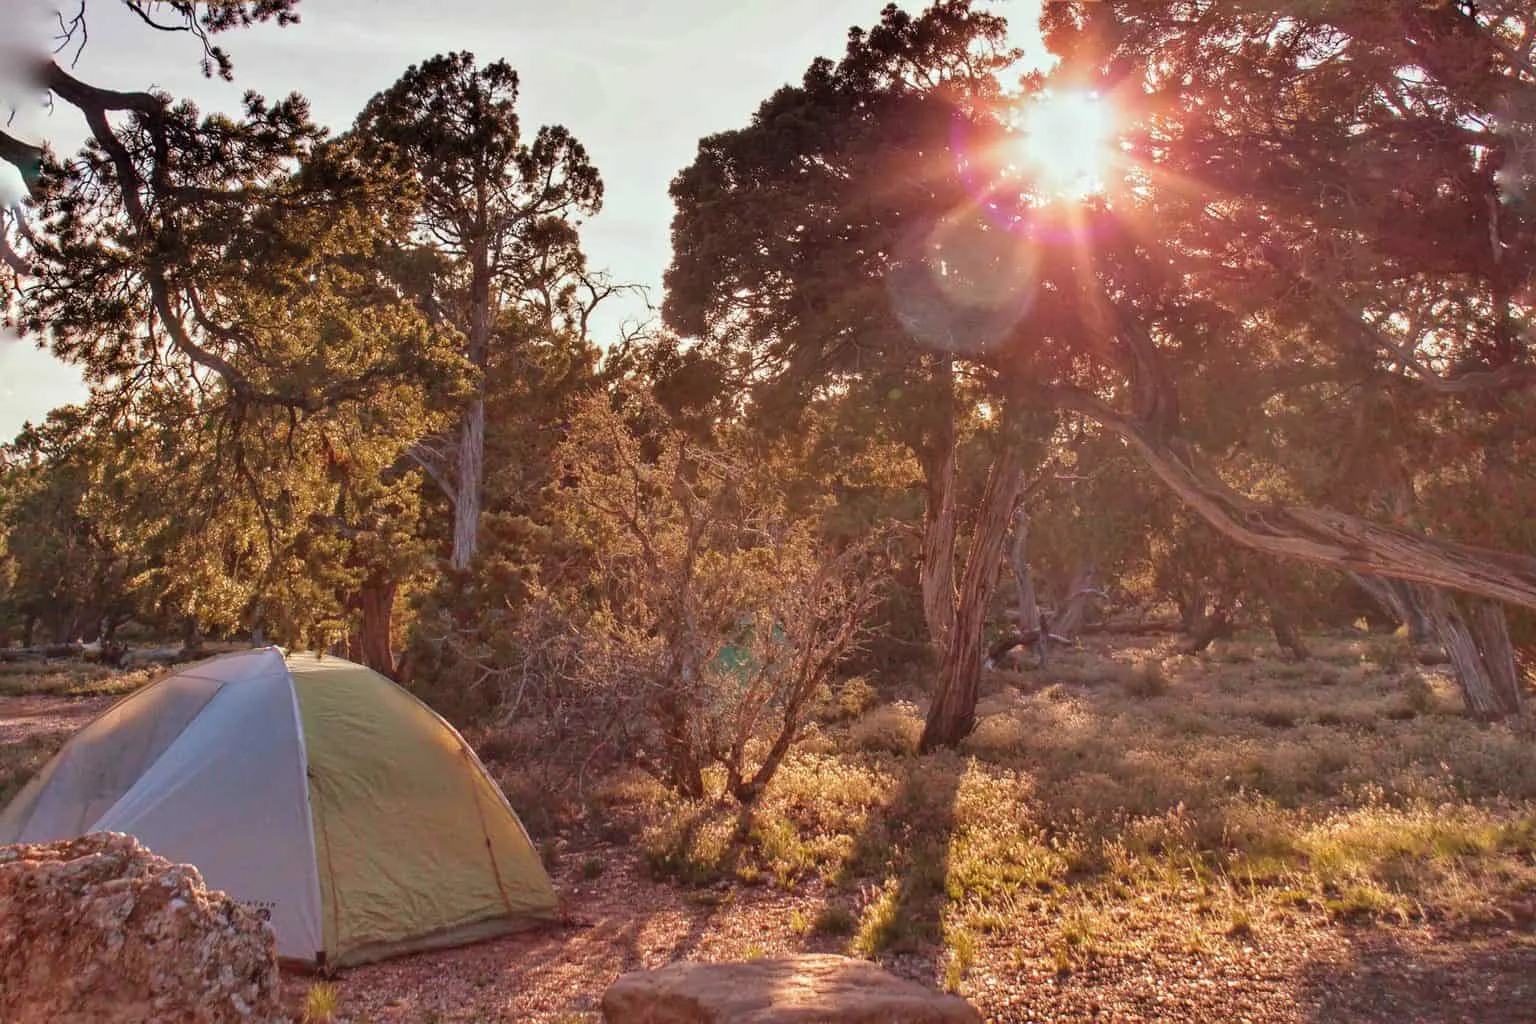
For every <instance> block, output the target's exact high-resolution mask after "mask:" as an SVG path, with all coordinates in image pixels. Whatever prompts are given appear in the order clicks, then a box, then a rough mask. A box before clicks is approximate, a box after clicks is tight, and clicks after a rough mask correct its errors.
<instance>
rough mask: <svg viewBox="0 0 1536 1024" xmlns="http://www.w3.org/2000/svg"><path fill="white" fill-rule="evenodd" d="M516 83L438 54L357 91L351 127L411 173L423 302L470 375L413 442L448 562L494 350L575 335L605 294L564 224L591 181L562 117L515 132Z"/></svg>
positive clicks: (466, 558)
mask: <svg viewBox="0 0 1536 1024" xmlns="http://www.w3.org/2000/svg"><path fill="white" fill-rule="evenodd" d="M517 90H518V79H517V72H515V71H514V70H512V68H511V67H510V66H509V65H508V64H507V63H506V62H505V61H494V62H492V63H490V64H488V65H486V66H485V67H484V68H483V69H482V68H478V67H476V64H475V58H474V55H473V54H470V53H453V54H448V55H446V56H437V57H433V58H432V59H431V60H428V61H425V62H424V63H422V64H421V65H420V66H412V67H411V68H410V69H409V70H408V71H406V73H405V74H404V75H403V76H402V77H401V78H400V80H399V81H398V82H396V83H395V85H393V86H392V87H391V88H389V89H388V90H386V91H385V92H382V93H380V94H379V95H378V96H375V97H374V98H373V99H372V100H370V101H369V103H368V105H367V106H366V107H365V108H364V110H363V112H362V114H361V115H359V117H358V119H357V124H356V126H355V128H354V133H355V134H356V136H357V138H358V140H359V141H360V143H361V144H362V145H363V146H364V147H365V149H367V150H368V151H369V152H370V153H372V154H373V155H374V156H375V157H376V158H380V157H382V158H385V159H387V160H388V161H389V162H390V164H391V166H392V167H393V168H395V170H396V171H397V172H398V173H400V174H402V175H407V176H410V177H412V178H414V179H415V180H416V181H417V182H418V183H419V187H420V189H421V194H422V199H423V201H422V204H421V207H420V210H419V213H418V215H417V218H416V241H417V243H418V244H420V245H422V246H424V247H426V248H427V249H429V250H430V251H431V252H432V253H433V254H434V255H436V256H437V257H438V258H437V259H436V260H435V261H434V265H433V266H432V269H431V272H430V281H429V282H428V283H427V284H426V286H425V294H424V295H423V297H422V301H423V305H424V306H425V308H426V310H427V312H428V315H429V316H431V317H433V318H434V319H439V320H444V321H446V322H448V323H451V324H453V325H454V326H455V327H456V328H458V330H459V331H460V332H461V333H462V335H463V336H464V339H465V350H464V351H465V355H466V356H467V358H468V360H469V362H470V364H471V365H472V366H473V367H474V368H475V370H476V372H477V373H478V374H479V377H480V380H479V383H478V385H477V390H476V393H475V394H474V395H473V396H472V397H471V398H470V400H469V402H468V405H467V407H466V408H465V410H464V413H463V416H462V418H461V420H460V423H459V425H458V437H457V439H456V440H455V441H452V442H449V443H446V444H437V445H433V444H431V443H426V444H421V445H418V446H417V447H416V448H415V449H414V452H415V455H416V457H417V458H418V460H419V461H420V462H421V464H422V465H423V466H424V467H425V468H426V469H427V470H428V472H429V473H431V475H432V478H433V479H434V480H435V481H437V483H438V484H439V486H440V487H441V488H442V489H443V492H444V494H445V495H447V497H448V499H449V501H450V502H451V503H452V505H453V509H454V529H453V546H452V564H453V567H454V568H455V569H465V568H467V567H468V566H469V564H470V561H471V560H472V559H473V558H474V555H475V550H476V547H477V545H478V538H479V532H480V517H481V511H482V507H483V501H482V499H483V490H484V486H485V430H486V410H485V405H486V380H487V373H488V371H489V369H490V367H491V364H492V361H493V358H494V356H495V355H496V354H497V353H495V352H494V351H493V350H494V349H495V348H497V347H498V346H500V347H502V348H507V349H510V348H513V347H514V346H515V345H516V343H517V338H518V336H519V335H521V334H524V333H526V332H527V331H529V330H530V329H534V330H539V329H542V330H543V331H544V332H546V333H550V334H553V333H559V332H562V331H574V332H575V333H576V334H578V335H580V336H582V337H585V334H586V318H587V317H588V316H589V315H590V313H591V310H592V307H593V305H595V303H596V301H597V300H599V299H600V298H601V297H602V295H603V294H605V293H606V288H605V286H602V285H600V284H597V283H596V282H594V280H593V279H592V278H590V277H589V276H588V274H587V270H586V261H585V258H584V256H583V255H582V252H581V246H580V240H579V238H578V237H577V233H576V228H577V225H578V223H579V218H580V217H582V216H590V215H592V214H595V213H597V212H598V210H600V209H601V207H602V197H603V186H602V180H601V179H600V178H599V176H598V173H597V169H596V168H595V167H593V166H592V164H591V162H590V161H589V160H588V159H587V153H586V150H585V149H584V148H583V147H582V145H581V143H580V142H578V141H577V140H576V139H575V138H574V137H572V136H571V134H570V133H569V132H568V131H566V130H565V129H564V128H562V127H560V126H558V125H545V126H543V127H541V128H540V129H539V130H538V132H537V133H535V135H534V137H533V139H532V140H531V141H524V139H523V136H522V131H521V126H520V124H519V121H518V117H517V113H516V109H515V108H516V104H517ZM501 355H502V356H503V358H506V357H507V356H513V357H514V358H515V352H505V353H501Z"/></svg>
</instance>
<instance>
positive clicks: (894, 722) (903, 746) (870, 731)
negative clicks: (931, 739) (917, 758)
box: [848, 701, 923, 754]
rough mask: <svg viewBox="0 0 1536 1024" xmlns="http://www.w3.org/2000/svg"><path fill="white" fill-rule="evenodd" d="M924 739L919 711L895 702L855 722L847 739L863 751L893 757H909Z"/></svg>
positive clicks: (907, 704)
mask: <svg viewBox="0 0 1536 1024" xmlns="http://www.w3.org/2000/svg"><path fill="white" fill-rule="evenodd" d="M922 735H923V720H922V718H921V717H920V716H919V715H918V713H917V707H916V706H915V705H913V704H911V703H909V702H907V701H896V702H895V703H893V704H886V705H884V706H883V707H878V708H876V709H875V710H873V711H871V712H870V713H869V714H867V715H865V716H864V717H863V718H861V719H859V720H858V721H857V722H854V723H853V725H852V727H850V728H849V730H848V737H849V739H850V740H852V741H853V745H854V746H855V747H857V748H858V749H860V750H884V751H889V752H890V753H893V754H910V753H912V752H914V751H915V750H917V742H918V740H919V739H921V738H922Z"/></svg>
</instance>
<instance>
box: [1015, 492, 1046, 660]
mask: <svg viewBox="0 0 1536 1024" xmlns="http://www.w3.org/2000/svg"><path fill="white" fill-rule="evenodd" d="M1028 544H1029V515H1028V514H1027V513H1026V512H1025V511H1024V510H1023V509H1022V508H1021V509H1019V510H1018V512H1017V513H1016V514H1015V515H1014V517H1013V546H1012V547H1011V548H1010V549H1009V551H1008V564H1009V566H1010V567H1011V568H1012V569H1013V582H1014V585H1015V586H1016V587H1018V590H1019V602H1018V603H1019V632H1020V633H1029V632H1030V631H1031V630H1033V631H1035V632H1039V630H1040V601H1039V598H1038V597H1037V596H1036V594H1035V575H1034V573H1032V572H1030V569H1029V560H1028V558H1027V557H1025V556H1026V554H1027V546H1028Z"/></svg>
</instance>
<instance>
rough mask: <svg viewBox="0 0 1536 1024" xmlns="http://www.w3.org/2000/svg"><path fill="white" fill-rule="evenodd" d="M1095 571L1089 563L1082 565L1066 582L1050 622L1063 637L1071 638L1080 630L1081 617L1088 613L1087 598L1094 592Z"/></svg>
mask: <svg viewBox="0 0 1536 1024" xmlns="http://www.w3.org/2000/svg"><path fill="white" fill-rule="evenodd" d="M1095 572H1096V569H1095V568H1094V566H1093V565H1092V564H1091V563H1090V564H1088V565H1084V566H1082V567H1080V568H1079V569H1078V570H1077V571H1076V572H1074V573H1073V574H1072V581H1071V582H1070V583H1068V584H1067V592H1066V593H1065V594H1063V595H1062V598H1061V601H1062V603H1061V607H1060V609H1058V610H1057V612H1056V615H1055V618H1054V619H1053V620H1052V622H1051V629H1053V630H1054V631H1056V632H1057V633H1059V634H1061V635H1062V636H1064V637H1068V638H1071V637H1074V636H1076V635H1077V634H1078V633H1080V632H1082V629H1083V619H1084V618H1085V617H1086V616H1087V614H1088V598H1090V597H1092V596H1093V594H1094V593H1095V591H1094V588H1093V576H1094V573H1095Z"/></svg>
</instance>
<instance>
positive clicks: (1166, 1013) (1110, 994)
mask: <svg viewBox="0 0 1536 1024" xmlns="http://www.w3.org/2000/svg"><path fill="white" fill-rule="evenodd" d="M587 856H593V857H600V858H601V859H602V860H603V862H604V863H606V864H608V865H609V867H608V868H607V869H606V870H605V871H604V873H603V874H602V875H601V876H599V877H597V878H596V879H584V878H580V877H578V875H581V874H585V873H586V872H585V871H584V870H583V869H582V868H581V867H579V866H578V862H577V860H576V859H575V858H567V860H566V861H565V862H563V863H562V864H561V865H560V866H559V867H558V868H557V870H556V872H555V874H556V884H557V886H558V887H559V888H560V890H561V891H562V893H564V894H565V896H566V898H567V900H568V902H569V911H570V913H571V915H572V917H573V919H574V923H573V924H571V925H568V926H551V927H549V928H546V929H543V930H539V931H534V932H529V933H525V934H521V935H515V936H510V937H507V938H504V939H500V940H497V941H493V942H488V943H483V944H481V945H478V946H475V947H471V948H466V949H459V950H450V951H445V952H439V953H430V954H424V955H421V956H415V957H407V958H404V959H400V960H396V961H392V962H389V963H383V964H374V965H370V966H365V967H361V968H357V969H354V970H352V971H349V972H346V973H345V974H343V975H342V976H341V977H340V978H338V979H337V980H336V985H337V988H338V990H339V994H340V1000H339V1007H340V1012H341V1014H342V1019H343V1020H347V1021H354V1022H365V1021H366V1022H374V1024H385V1022H388V1024H406V1022H411V1024H416V1022H448V1021H454V1022H492V1021H494V1022H512V1021H541V1022H561V1024H575V1022H577V1021H596V1020H598V1019H599V1015H598V1013H597V1009H598V1006H599V1003H600V1000H601V998H602V994H603V990H604V989H605V988H606V987H607V986H608V984H609V983H610V982H611V981H613V979H614V978H616V977H617V976H618V975H620V974H621V973H623V972H625V971H630V970H636V969H639V968H651V967H659V966H662V965H664V964H667V963H670V962H672V961H675V960H679V959H703V960H733V959H743V958H747V957H751V956H761V955H769V956H772V955H776V954H780V953H791V952H843V951H844V950H843V947H844V946H845V945H846V940H838V939H836V938H835V937H830V936H812V937H801V936H798V935H796V934H794V933H793V932H792V930H791V924H790V922H791V920H792V919H793V917H794V916H795V914H796V912H797V911H798V912H800V913H803V914H810V913H813V912H814V911H815V910H816V909H817V908H818V907H819V906H820V905H821V903H822V901H823V897H824V892H823V891H822V888H823V887H822V886H821V885H820V884H819V883H812V884H809V885H805V886H801V887H799V888H797V889H796V890H795V891H792V892H785V891H781V890H778V889H774V888H770V887H752V888H734V889H718V890H706V891H704V892H689V893H684V892H681V891H679V890H677V889H676V888H674V887H671V886H667V885H659V884H655V883H652V882H650V881H648V880H646V878H645V875H644V872H643V868H642V865H641V864H640V863H639V859H638V858H637V857H636V856H635V855H634V854H633V853H632V852H629V851H625V850H622V849H603V850H595V851H592V852H591V854H589V855H587ZM587 856H584V857H583V858H581V861H582V862H585V861H586V859H587ZM1531 909H1532V910H1533V911H1536V903H1533V906H1532V908H1531ZM1533 917H1536V914H1533ZM1049 925H1050V923H1049V922H1044V921H1042V922H1039V926H1040V927H1039V936H1038V945H1039V948H1038V949H1034V948H1031V947H1032V946H1033V945H1034V943H1029V942H1026V943H1025V944H1021V945H1020V947H1018V948H1017V949H1015V950H1014V951H1013V952H1012V954H1011V955H1010V954H1002V955H993V956H991V957H990V959H989V958H987V957H985V956H984V957H983V958H982V959H981V960H980V961H978V963H977V964H976V966H975V968H974V969H973V970H972V971H971V972H970V974H969V976H968V977H967V979H966V981H965V982H963V983H962V985H961V988H960V994H961V995H963V996H965V997H966V998H967V999H969V1000H970V1001H971V1002H972V1003H973V1005H975V1006H976V1007H977V1009H979V1010H980V1011H981V1013H982V1015H983V1017H984V1018H985V1019H986V1020H987V1021H992V1022H1024V1021H1035V1022H1047V1021H1126V1022H1136V1021H1181V1022H1182V1021H1199V1022H1210V1024H1229V1022H1230V1024H1240V1022H1253V1024H1258V1022H1298V1024H1300V1022H1306V1024H1313V1022H1316V1024H1322V1022H1336V1021H1358V1022H1372V1024H1378V1022H1379V1024H1412V1022H1424V1024H1428V1022H1434V1024H1451V1022H1466V1024H1474V1022H1475V1024H1531V1022H1533V1021H1536V932H1533V931H1532V930H1531V922H1530V919H1527V920H1526V921H1524V922H1523V923H1522V922H1511V927H1510V928H1509V929H1507V930H1499V931H1484V932H1482V933H1469V932H1460V933H1456V932H1448V931H1442V930H1439V929H1437V928H1436V927H1434V926H1431V925H1426V924H1417V925H1405V926H1391V927H1380V926H1361V927H1359V928H1346V929H1342V930H1341V929H1340V928H1339V927H1337V926H1336V925H1335V926H1333V927H1321V926H1320V927H1306V926H1300V927H1290V928H1284V929H1274V930H1269V929H1263V928H1259V929H1255V931H1254V932H1253V933H1252V934H1250V935H1247V936H1244V937H1242V938H1240V939H1232V938H1229V937H1226V936H1224V935H1223V934H1222V933H1221V930H1220V928H1219V927H1214V926H1213V928H1212V935H1213V936H1215V937H1216V938H1215V939H1213V941H1211V942H1210V944H1209V946H1208V948H1207V949H1205V950H1204V951H1203V952H1199V953H1193V952H1190V951H1189V950H1188V944H1187V942H1186V938H1187V931H1186V928H1187V922H1177V921H1168V922H1166V929H1163V928H1159V929H1158V932H1159V933H1161V934H1157V935H1153V936H1149V937H1148V938H1149V939H1150V941H1149V942H1147V943H1146V944H1145V948H1146V952H1145V953H1144V954H1143V955H1141V956H1138V957H1136V958H1134V959H1133V958H1124V957H1104V958H1102V959H1101V960H1100V961H1099V962H1096V963H1094V964H1093V965H1092V966H1091V967H1089V968H1087V969H1082V970H1074V971H1072V972H1069V973H1058V972H1057V971H1056V969H1055V967H1054V966H1053V965H1052V961H1051V958H1050V957H1049V955H1048V954H1047V953H1046V951H1045V948H1044V947H1045V945H1046V942H1047V933H1048V932H1049V931H1050V927H1049ZM881 962H882V963H884V964H885V966H886V967H888V968H889V969H891V970H892V971H894V972H895V973H897V974H900V975H903V976H906V977H909V978H913V979H915V980H918V981H921V982H924V983H926V984H929V985H931V986H935V987H936V986H937V985H938V983H939V978H940V977H941V973H942V971H941V968H940V966H939V964H938V963H937V962H936V961H935V959H934V958H933V957H931V956H922V955H911V954H909V955H904V956H903V955H895V956H891V957H882V958H881ZM308 984H309V979H305V978H300V977H289V978H288V979H287V988H288V994H289V996H290V998H291V999H292V1000H293V1005H294V1007H295V1009H296V1010H297V1009H298V1008H299V1007H301V1006H302V1001H303V996H304V992H305V989H306V987H307V985H308Z"/></svg>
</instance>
